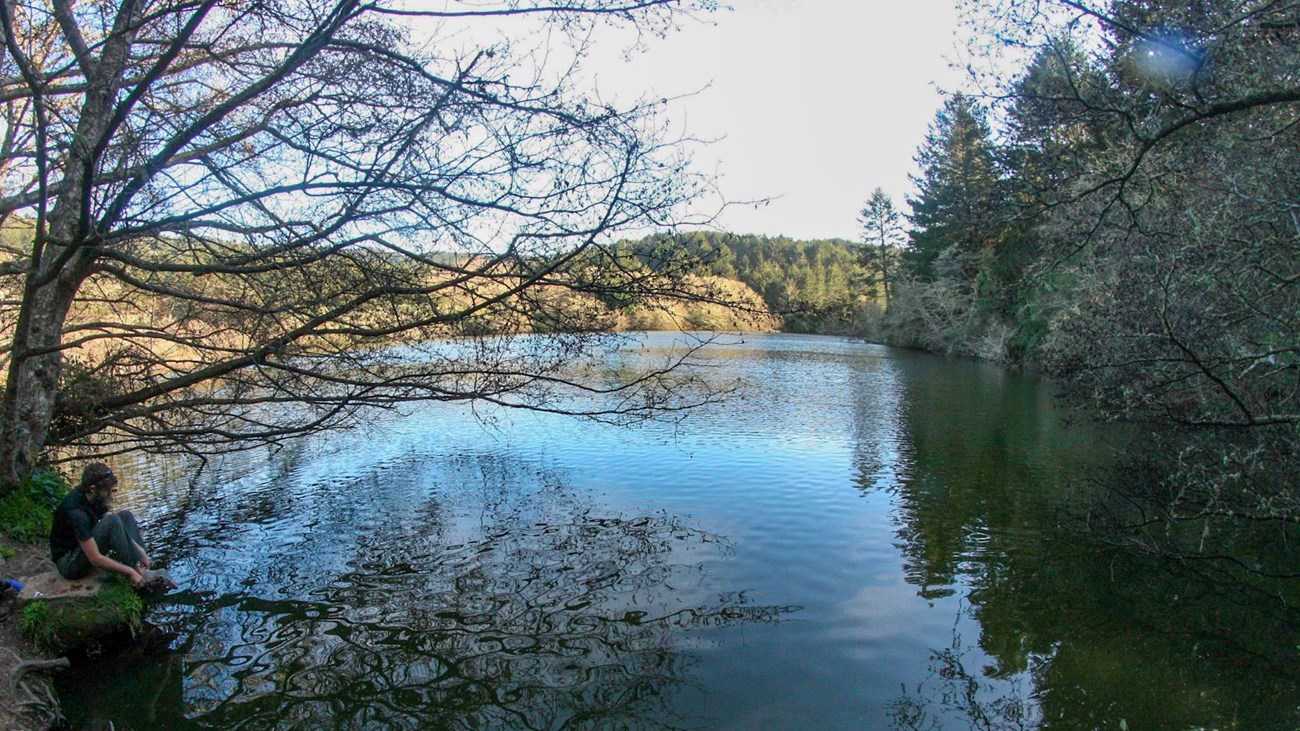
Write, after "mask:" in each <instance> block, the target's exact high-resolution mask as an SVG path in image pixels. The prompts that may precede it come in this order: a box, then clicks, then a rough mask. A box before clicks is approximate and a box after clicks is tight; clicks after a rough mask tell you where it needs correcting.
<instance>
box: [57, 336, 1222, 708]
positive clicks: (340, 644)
mask: <svg viewBox="0 0 1300 731" xmlns="http://www.w3.org/2000/svg"><path fill="white" fill-rule="evenodd" d="M670 338H671V336H668V335H656V336H652V337H651V339H650V344H651V345H660V346H661V345H664V344H665V343H666V342H668V341H669V339H670ZM714 357H715V358H716V362H715V366H716V369H717V376H718V377H719V378H731V377H736V376H739V377H742V378H744V379H745V380H746V382H747V384H748V387H747V388H746V389H745V391H744V392H743V396H742V397H741V398H739V399H737V400H733V401H732V402H730V403H728V404H726V405H725V406H724V407H720V408H713V409H709V410H703V411H701V412H699V413H695V414H693V415H691V417H690V418H688V420H687V421H686V422H685V423H684V424H682V425H680V426H679V427H675V428H674V427H667V426H662V425H652V426H647V427H644V428H638V429H630V430H628V429H614V428H609V427H603V426H599V425H595V424H591V423H586V422H581V421H575V420H571V419H562V418H557V417H551V416H547V415H540V414H527V413H524V414H500V413H497V414H492V417H493V421H492V423H491V425H490V427H488V428H486V429H485V428H484V427H483V425H481V424H480V423H479V422H478V421H476V420H475V419H474V418H472V417H471V416H470V412H469V411H468V410H467V409H466V408H465V407H463V406H449V405H434V406H427V407H420V408H419V409H416V410H414V411H413V412H412V413H410V414H408V415H404V416H401V417H398V416H388V417H385V418H383V419H381V420H379V421H378V422H376V424H375V425H373V426H372V427H371V428H370V429H367V430H365V431H358V432H351V433H343V434H334V435H327V436H324V437H320V438H317V439H313V440H307V441H303V442H299V443H297V444H295V445H294V446H293V447H292V448H290V449H286V450H282V451H281V452H279V453H277V454H275V455H270V456H268V455H265V454H249V455H240V456H235V457H230V458H226V459H223V460H219V461H218V462H216V463H214V464H213V465H212V466H210V467H209V468H208V469H207V470H205V471H204V472H203V473H202V474H200V476H199V477H198V478H197V479H191V478H190V473H189V472H187V471H186V470H187V469H188V468H187V467H186V466H183V465H176V464H168V463H164V462H160V461H150V462H148V463H147V464H143V463H142V464H137V465H135V480H134V482H135V483H136V489H135V490H134V492H132V493H130V494H128V495H127V496H125V500H126V501H127V502H129V503H131V504H132V505H133V506H135V507H138V508H139V509H140V512H142V513H144V515H145V516H146V520H147V526H146V527H147V528H148V529H149V530H150V531H151V533H152V535H155V536H158V537H159V540H160V542H166V544H167V545H165V546H164V547H162V548H161V550H160V551H158V553H159V554H161V557H162V558H163V559H164V560H165V561H166V562H167V563H168V564H169V565H170V566H171V567H172V568H173V574H174V575H175V576H176V578H177V579H178V580H179V581H180V582H181V583H182V585H184V586H185V587H186V591H184V592H181V593H178V594H175V595H173V596H172V597H170V598H169V599H167V600H164V601H163V602H161V603H160V604H159V605H157V606H156V607H154V609H153V610H152V612H151V615H150V620H151V621H153V622H154V623H156V624H158V625H160V626H161V627H163V628H164V629H166V630H169V631H172V632H175V633H176V636H175V639H174V641H173V646H174V647H175V648H176V649H175V652H174V653H172V654H170V655H164V656H162V657H161V658H157V657H155V658H152V659H149V660H146V661H143V662H134V663H129V664H125V665H123V666H121V667H117V668H115V669H114V670H113V672H111V673H101V677H102V678H109V680H108V681H107V682H99V681H94V680H88V679H86V678H84V677H82V678H79V679H77V680H76V682H71V681H70V682H66V683H64V691H65V698H66V699H67V700H68V705H69V707H70V709H72V710H74V712H75V711H77V710H80V711H81V715H82V719H81V720H82V721H83V723H86V724H92V723H94V722H95V721H96V720H97V719H113V720H115V721H116V722H117V724H118V725H119V726H121V725H123V724H126V725H128V726H129V727H131V728H143V727H149V726H155V727H181V726H194V727H213V728H240V727H244V728H266V727H278V728H369V727H397V728H469V727H504V728H548V729H550V728H566V727H567V728H610V727H616V728H736V729H745V728H758V727H765V728H891V727H892V728H900V729H906V728H938V727H940V726H945V725H946V727H950V728H965V727H968V726H971V725H979V726H983V727H987V728H1021V727H1035V726H1038V725H1040V723H1042V722H1044V721H1052V722H1053V723H1054V724H1055V725H1057V726H1058V727H1059V726H1061V725H1062V724H1064V727H1069V728H1073V727H1080V728H1082V727H1091V726H1090V724H1091V725H1104V724H1106V723H1117V722H1118V720H1119V719H1121V718H1127V722H1128V723H1129V724H1130V727H1133V728H1137V727H1141V723H1142V722H1143V721H1144V719H1145V721H1146V722H1151V721H1157V720H1164V719H1166V718H1167V719H1173V720H1175V721H1182V720H1186V721H1192V722H1200V721H1204V720H1210V721H1213V720H1215V719H1216V718H1219V717H1220V716H1219V715H1218V714H1219V713H1220V711H1221V710H1222V709H1223V708H1224V707H1225V706H1222V704H1217V703H1215V702H1213V701H1211V702H1205V701H1204V700H1203V699H1202V700H1197V699H1196V694H1197V693H1199V692H1201V690H1203V689H1202V688H1200V687H1195V688H1193V687H1180V686H1179V685H1178V682H1183V681H1171V680H1169V677H1168V676H1170V674H1171V673H1170V672H1163V671H1162V672H1156V673H1151V672H1149V671H1150V668H1149V667H1146V666H1144V665H1143V664H1142V663H1141V662H1138V661H1136V660H1133V659H1132V658H1130V659H1129V660H1130V662H1132V663H1134V664H1135V665H1137V667H1135V668H1133V669H1132V670H1131V671H1124V672H1118V671H1114V670H1113V669H1109V668H1108V663H1109V662H1111V660H1112V658H1110V657H1109V656H1108V655H1107V654H1106V653H1108V652H1110V649H1111V648H1108V647H1107V646H1106V643H1104V642H1103V643H1098V641H1097V637H1107V638H1114V637H1116V636H1117V635H1116V632H1115V630H1114V628H1113V627H1112V626H1110V620H1109V619H1107V618H1106V617H1105V616H1104V614H1105V613H1106V612H1108V611H1109V610H1107V609H1104V608H1101V609H1099V608H1098V607H1097V606H1095V605H1094V604H1088V603H1086V602H1085V603H1084V604H1080V603H1079V601H1078V600H1077V599H1075V598H1072V596H1073V595H1074V594H1087V593H1091V592H1094V591H1097V593H1098V597H1099V599H1098V601H1102V602H1104V601H1106V595H1105V593H1104V592H1102V591H1100V590H1096V589H1095V586H1094V585H1093V584H1089V583H1087V582H1089V581H1095V577H1094V576H1092V575H1090V574H1089V573H1088V572H1087V571H1084V570H1079V571H1076V570H1075V569H1072V568H1068V567H1075V566H1088V565H1090V563H1089V562H1090V561H1091V560H1092V558H1093V557H1090V556H1086V555H1078V556H1071V555H1065V556H1062V555H1061V554H1060V550H1062V549H1061V546H1062V543H1061V542H1060V541H1059V540H1056V539H1054V538H1052V537H1051V536H1052V534H1053V533H1054V528H1053V526H1055V525H1056V524H1058V523H1060V522H1061V515H1062V513H1061V511H1062V510H1063V507H1062V506H1063V504H1064V502H1063V500H1061V499H1060V498H1061V496H1062V495H1065V494H1068V493H1069V492H1070V491H1071V490H1070V486H1071V485H1072V484H1074V483H1077V482H1079V481H1081V480H1082V479H1083V478H1084V477H1086V476H1087V475H1088V474H1089V470H1090V469H1091V466H1092V465H1094V464H1095V463H1096V462H1097V461H1098V460H1099V459H1100V456H1101V455H1102V454H1104V450H1102V449H1099V443H1098V442H1097V441H1096V434H1095V433H1090V432H1087V431H1071V430H1069V429H1066V428H1065V427H1064V426H1063V425H1062V422H1061V419H1060V417H1059V415H1058V414H1057V413H1055V412H1054V411H1053V410H1052V408H1051V405H1050V402H1049V397H1048V394H1047V392H1046V389H1045V388H1044V386H1043V384H1041V383H1039V382H1037V381H1034V380H1032V379H1026V378H1021V377H1016V376H1011V375H1008V374H1005V373H1002V372H1001V371H998V370H997V369H993V368H988V367H983V366H977V365H972V364H960V363H957V364H955V363H946V362H943V361H939V360H936V359H933V358H927V357H924V356H917V355H913V354H907V353H902V352H899V351H891V350H888V349H884V348H878V347H875V346H870V345H865V344H862V343H855V342H851V341H847V340H840V339H833V338H810V337H796V336H746V337H744V338H733V339H731V340H729V341H728V342H727V343H726V344H723V345H721V346H719V347H716V348H715V349H714ZM122 467H123V468H125V469H128V470H129V469H130V468H131V466H130V465H123V466H122ZM1064 550H1066V551H1067V553H1068V551H1069V550H1072V549H1069V548H1066V549H1064ZM1060 567H1067V568H1064V569H1062V568H1060ZM1039 571H1045V572H1048V573H1050V575H1047V574H1044V575H1038V574H1037V573H1036V572H1039ZM1076 573H1077V574H1079V575H1078V576H1076V575H1075V574H1076ZM1080 582H1083V583H1080ZM1072 612H1077V613H1078V614H1073V615H1072V614H1071V613H1072ZM1098 613H1101V614H1098ZM1092 627H1095V628H1096V630H1095V632H1093V631H1092V630H1086V629H1085V630H1081V629H1079V628H1092ZM1069 643H1078V646H1075V645H1071V644H1069ZM1088 646H1100V648H1101V649H1099V650H1098V649H1094V650H1088V649H1087V647H1088ZM1158 650H1159V651H1160V652H1166V653H1167V652H1168V648H1166V647H1163V646H1161V647H1159V648H1158ZM1067 656H1068V658H1069V659H1070V661H1071V663H1073V664H1071V663H1065V662H1059V661H1058V660H1059V659H1060V658H1062V657H1067ZM1080 657H1082V659H1079V658H1080ZM124 662H125V661H124ZM1097 668H1106V669H1108V672H1110V673H1111V674H1112V675H1114V676H1115V677H1121V678H1122V682H1121V685H1127V686H1128V687H1126V688H1122V690H1123V691H1124V692H1119V691H1120V690H1121V689H1119V688H1115V687H1112V685H1108V683H1109V682H1110V681H1112V680H1114V679H1115V677H1106V678H1102V679H1101V680H1100V681H1099V682H1096V683H1093V680H1092V679H1091V678H1092V677H1093V676H1094V675H1095V674H1096V673H1095V671H1096V670H1097ZM1178 673H1182V676H1181V677H1182V678H1183V680H1184V681H1186V682H1188V683H1192V684H1195V683H1199V682H1202V680H1201V679H1200V678H1199V677H1188V673H1186V672H1184V671H1182V670H1178V671H1175V672H1173V673H1172V674H1174V675H1177V674H1178ZM1192 675H1195V674H1194V673H1192ZM1089 683H1093V685H1092V686H1091V687H1087V688H1083V691H1082V697H1086V698H1087V702H1086V703H1084V702H1081V701H1079V700H1077V699H1076V698H1075V696H1076V695H1079V693H1077V692H1076V690H1077V689H1078V688H1080V687H1081V686H1085V685H1088V684H1089ZM1213 690H1214V692H1216V693H1219V694H1220V695H1227V696H1231V694H1232V692H1233V691H1232V690H1231V686H1226V689H1225V688H1215V689H1213ZM1089 693H1092V695H1091V696H1089V695H1088V694H1089ZM1057 699H1064V700H1060V701H1059V702H1058V700H1057ZM1229 700H1231V698H1229ZM1087 704H1092V706H1091V710H1089V711H1087V712H1086V713H1085V712H1084V711H1082V710H1080V709H1083V708H1089V707H1090V706H1088V705H1087ZM1171 709H1172V710H1171ZM1151 714H1165V715H1163V716H1162V715H1151ZM1135 723H1136V724H1137V725H1133V724H1135Z"/></svg>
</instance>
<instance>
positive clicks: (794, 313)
mask: <svg viewBox="0 0 1300 731" xmlns="http://www.w3.org/2000/svg"><path fill="white" fill-rule="evenodd" d="M625 245H626V246H628V247H630V248H631V249H633V250H635V251H636V252H637V255H638V257H639V258H640V259H641V260H642V261H643V262H644V263H646V264H647V265H648V266H651V267H654V266H657V265H658V264H659V263H661V262H664V261H668V260H669V259H670V258H671V257H677V256H683V255H685V256H698V257H699V261H700V262H701V263H702V266H703V267H704V269H705V271H706V272H707V273H708V274H711V275H713V276H717V277H722V278H725V279H734V280H737V281H740V282H743V283H744V284H746V285H748V286H749V288H751V289H753V290H754V291H755V292H757V293H758V294H759V296H761V297H762V298H763V303H764V304H765V305H766V306H767V309H768V310H770V311H771V312H772V313H773V314H775V315H777V316H779V317H780V318H781V323H782V329H784V330H787V331H791V332H807V333H838V334H848V333H853V332H856V330H855V327H856V325H855V322H856V319H857V318H858V317H859V315H860V313H861V312H862V311H863V310H864V308H867V307H869V306H870V305H871V303H873V302H874V299H875V296H874V290H873V289H872V287H871V284H870V282H869V281H868V273H867V270H866V268H865V267H864V266H863V253H862V247H861V245H860V244H856V243H854V242H850V241H845V240H843V239H830V240H820V241H796V240H793V239H789V238H786V237H783V236H778V237H767V236H752V235H737V234H726V233H719V232H713V231H696V232H691V233H680V234H657V235H654V236H649V237H646V238H644V239H641V240H639V241H635V242H630V243H628V244H625Z"/></svg>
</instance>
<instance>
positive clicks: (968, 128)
mask: <svg viewBox="0 0 1300 731" xmlns="http://www.w3.org/2000/svg"><path fill="white" fill-rule="evenodd" d="M990 137H991V133H990V130H989V124H988V120H987V117H986V113H985V111H984V109H983V108H982V107H981V106H980V105H979V103H978V102H977V101H976V100H975V99H972V98H971V97H969V96H966V95H964V94H955V95H953V96H952V97H951V98H949V99H948V101H947V102H945V103H944V105H943V108H942V109H940V110H939V112H938V114H937V115H935V119H934V122H933V123H932V124H931V125H930V131H929V133H928V134H927V135H926V137H925V142H924V143H923V144H922V146H921V149H920V150H919V151H918V152H917V154H916V163H917V165H918V166H920V169H921V174H920V175H919V176H912V182H913V183H914V184H915V185H916V188H917V195H916V197H915V198H909V199H908V200H907V202H908V205H909V206H911V208H912V213H911V215H910V216H909V217H908V219H909V220H910V221H911V223H912V226H913V227H914V228H913V230H912V234H911V239H912V242H911V243H912V250H911V251H910V252H909V254H908V261H909V263H910V265H911V269H912V274H913V275H914V276H916V277H917V278H918V279H921V280H924V281H932V280H934V279H936V278H938V277H941V276H942V277H950V278H953V277H955V278H957V279H961V280H964V281H973V280H974V277H975V273H976V271H977V269H978V259H979V257H980V255H981V254H982V253H983V252H986V251H989V250H991V249H993V248H994V247H995V246H996V244H997V241H998V238H999V234H1000V231H1001V225H1000V218H1001V216H1000V208H1001V206H1000V199H1001V197H1002V191H1001V188H1002V185H1001V181H1000V178H999V175H998V167H997V161H996V157H995V154H994V147H993V143H992V141H991V139H990ZM944 253H947V254H949V255H950V256H951V258H952V260H953V261H954V262H955V263H956V266H955V267H953V268H952V270H951V271H948V270H945V271H939V270H938V269H937V268H936V262H937V261H938V260H939V257H940V255H941V254H944Z"/></svg>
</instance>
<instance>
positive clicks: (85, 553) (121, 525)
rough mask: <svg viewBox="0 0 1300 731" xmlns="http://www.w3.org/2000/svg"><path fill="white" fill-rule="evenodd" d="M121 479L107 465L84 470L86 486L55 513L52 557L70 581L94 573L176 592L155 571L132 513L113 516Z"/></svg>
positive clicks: (83, 485)
mask: <svg viewBox="0 0 1300 731" xmlns="http://www.w3.org/2000/svg"><path fill="white" fill-rule="evenodd" d="M116 490H117V475H114V474H113V470H112V469H110V468H109V466H108V465H106V464H104V463H103V462H91V463H90V464H88V465H86V466H85V468H84V469H82V471H81V482H80V484H78V485H77V487H76V488H75V489H73V490H72V491H71V492H69V493H68V494H67V496H66V497H64V498H63V502H61V503H59V506H58V507H57V508H55V509H54V520H53V522H52V525H51V526H50V558H52V559H53V560H54V565H55V566H57V567H58V569H59V574H60V575H62V576H63V578H65V579H81V578H84V577H85V576H87V575H88V574H90V572H91V570H92V569H94V568H100V569H104V570H105V571H112V572H114V573H118V574H122V575H123V576H125V577H126V578H127V580H129V581H130V582H131V586H134V587H136V588H167V589H174V588H176V584H175V583H173V582H172V580H171V579H170V578H169V577H168V576H167V574H166V573H164V572H162V571H153V570H152V569H150V566H151V565H152V562H151V561H150V559H149V554H148V553H146V552H145V550H144V539H143V538H141V537H140V527H139V526H138V525H136V522H135V516H133V515H132V514H131V511H129V510H120V511H118V512H111V511H110V510H109V502H110V500H111V498H112V497H113V493H114V492H116Z"/></svg>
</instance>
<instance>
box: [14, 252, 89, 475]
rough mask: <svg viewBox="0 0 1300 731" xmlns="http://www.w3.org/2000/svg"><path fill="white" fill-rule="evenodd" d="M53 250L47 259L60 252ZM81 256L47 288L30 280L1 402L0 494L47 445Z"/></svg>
mask: <svg viewBox="0 0 1300 731" xmlns="http://www.w3.org/2000/svg"><path fill="white" fill-rule="evenodd" d="M52 249H53V250H50V251H47V252H46V255H45V257H43V258H44V259H45V260H46V261H50V260H52V259H54V258H56V257H57V255H58V252H59V251H61V248H60V247H52ZM77 258H78V259H82V261H81V262H79V263H78V264H79V265H73V266H69V267H66V268H65V269H64V270H63V271H61V272H60V273H59V276H57V277H55V278H54V280H53V281H51V282H48V283H45V284H44V285H43V286H42V285H41V284H40V282H39V279H37V278H38V277H39V276H40V274H39V273H37V274H34V275H32V276H30V277H29V283H28V286H27V288H26V289H25V291H24V294H23V300H22V304H21V309H20V310H19V313H18V323H17V326H16V328H15V329H16V332H15V333H14V338H13V350H12V351H11V352H10V356H9V372H8V373H7V380H6V381H5V391H4V401H3V404H0V495H5V494H8V493H9V491H11V490H12V489H13V488H14V487H15V486H16V485H17V484H18V483H19V482H20V481H22V479H23V478H24V477H26V476H27V474H28V473H29V472H31V470H32V467H33V466H35V464H36V459H37V457H38V456H39V455H40V451H41V449H42V448H44V447H45V438H46V436H47V435H48V433H49V427H50V419H51V417H52V416H53V415H54V402H55V400H56V399H57V398H58V394H59V376H60V375H61V373H62V368H63V354H62V351H61V349H60V347H61V345H62V342H63V326H64V322H65V321H66V319H67V317H68V310H69V309H70V307H71V305H72V299H73V297H74V295H75V294H76V292H77V289H78V287H79V286H80V283H81V280H82V279H84V272H85V270H86V269H87V261H86V260H85V257H77ZM42 270H43V267H42V268H41V269H38V272H40V271H42Z"/></svg>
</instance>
